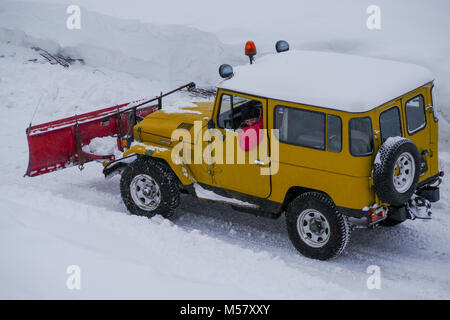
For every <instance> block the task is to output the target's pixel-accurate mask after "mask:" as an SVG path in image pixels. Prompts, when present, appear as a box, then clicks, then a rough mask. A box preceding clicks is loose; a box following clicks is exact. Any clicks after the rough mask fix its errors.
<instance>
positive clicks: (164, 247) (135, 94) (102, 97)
mask: <svg viewBox="0 0 450 320" xmlns="http://www.w3.org/2000/svg"><path fill="white" fill-rule="evenodd" d="M12 3H13V4H14V5H13V4H12ZM33 5H34V4H33ZM346 6H348V8H349V10H350V11H352V10H353V9H352V8H353V7H352V6H351V5H350V4H348V3H346ZM61 7H63V8H65V7H64V6H59V7H58V6H57V5H52V6H50V5H40V6H34V7H29V5H28V4H23V3H21V2H19V1H14V2H11V1H0V101H1V103H0V110H1V117H0V134H1V137H2V143H3V146H2V156H1V157H0V176H1V181H2V183H1V184H0V298H6V299H11V298H68V299H71V298H75V299H79V298H150V299H190V298H192V299H195V298H204V299H215V298H225V299H226V298H246V299H279V298H280V299H295V298H313V299H316V298H332V299H345V298H355V299H379V298H389V299H391V298H402V299H408V298H412V299H418V298H433V299H434V298H445V299H449V298H450V276H449V274H448V270H449V268H450V233H449V232H448V230H449V228H450V214H449V207H450V196H449V195H450V186H449V184H448V183H447V182H444V184H443V186H442V189H441V196H442V200H441V201H440V202H439V203H437V204H435V205H434V210H433V214H434V219H433V220H431V221H429V222H427V223H423V222H421V221H406V222H405V223H403V224H402V225H400V226H398V227H395V228H377V229H375V230H355V231H354V232H353V235H352V239H351V242H350V244H349V246H348V248H347V250H346V252H345V253H344V254H343V255H342V256H340V257H338V258H336V259H333V260H331V261H326V262H321V261H315V260H310V259H307V258H304V257H303V256H301V255H299V254H298V253H297V252H296V250H295V249H294V247H293V246H292V245H291V243H290V242H289V239H288V236H287V232H286V230H285V221H284V217H281V218H280V219H278V220H270V219H266V218H256V217H253V216H251V215H247V214H244V213H238V212H234V211H233V210H231V209H230V208H228V207H226V206H223V205H219V204H210V203H207V205H205V202H203V201H201V200H196V199H193V198H191V197H189V196H184V197H183V201H182V205H181V208H180V210H179V212H178V214H177V217H176V218H175V219H174V220H173V222H172V221H168V220H165V219H162V218H160V217H155V218H153V219H150V220H149V219H146V218H141V217H136V216H131V215H129V214H128V213H127V211H126V208H125V206H124V205H123V203H122V201H121V199H120V192H119V178H118V177H114V178H113V179H111V180H105V179H104V177H103V175H102V173H101V166H100V165H99V164H96V163H92V164H89V165H86V168H85V170H83V171H81V172H80V171H78V169H77V168H70V169H66V170H62V171H59V172H55V173H52V174H48V175H44V176H40V177H36V178H32V179H30V178H23V174H24V172H25V170H26V167H27V161H28V146H27V141H26V136H25V128H26V127H27V126H28V125H29V123H30V120H31V119H32V117H33V113H34V111H35V109H36V107H38V112H37V114H36V116H35V117H34V120H33V123H35V124H36V123H40V122H43V121H47V120H52V119H57V118H60V117H64V116H69V115H73V114H74V113H80V112H84V111H88V110H92V109H96V108H100V107H106V106H110V105H115V104H118V103H124V102H128V101H132V100H136V99H139V98H143V97H151V96H153V95H156V94H158V93H159V91H160V90H165V89H167V88H170V87H175V86H176V85H178V84H179V83H180V82H181V80H180V79H176V78H174V77H173V75H176V74H178V73H180V72H181V71H182V70H183V65H182V64H181V65H173V64H172V62H173V61H174V60H170V59H168V60H167V59H166V60H162V61H163V63H162V65H161V66H160V68H161V70H166V68H169V67H173V68H174V69H173V72H172V73H170V72H168V73H164V75H161V73H160V72H159V69H158V70H156V71H155V70H151V69H146V68H142V69H139V68H138V66H139V65H140V64H142V63H144V64H145V65H146V66H149V67H148V68H150V67H152V61H153V60H152V59H159V58H161V57H162V56H164V54H165V52H164V50H162V49H158V50H159V51H158V50H156V51H155V52H152V54H151V55H150V56H151V57H152V58H147V57H146V56H143V55H141V56H139V55H135V54H132V53H133V52H134V53H136V52H137V51H138V49H139V48H138V47H133V41H132V39H131V38H130V42H129V44H128V47H127V48H130V50H127V51H123V50H119V49H120V48H119V47H122V45H121V44H120V45H117V44H116V45H115V46H114V44H110V45H105V43H102V42H97V41H96V39H97V38H98V37H100V36H101V35H102V34H101V33H98V32H97V33H95V32H94V33H93V34H90V35H89V36H87V35H85V36H80V38H79V39H75V40H76V41H75V40H73V39H72V42H64V41H63V39H66V38H67V35H66V36H65V35H61V34H59V33H58V32H57V29H55V28H54V25H52V23H53V24H55V22H54V20H52V19H51V18H52V17H53V16H57V15H56V13H55V12H56V11H57V10H58V8H61ZM412 7H413V8H416V5H413V6H412ZM432 11H433V12H435V11H439V10H438V9H436V8H435V7H433V8H432ZM52 12H53V13H52ZM63 12H64V11H63ZM352 12H353V11H352ZM39 13H42V14H44V15H45V17H46V19H45V21H43V22H42V24H38V22H39V20H42V19H41V18H40V17H41V16H40V15H39ZM89 15H91V17H94V18H92V19H93V20H96V21H97V23H96V27H99V26H101V28H106V29H107V30H114V32H118V33H120V34H121V35H122V36H123V37H126V35H127V34H129V33H133V32H134V31H135V30H136V29H137V30H146V31H143V32H144V33H143V35H141V36H142V37H145V36H146V34H147V32H148V33H153V34H157V35H158V38H159V41H160V42H159V47H162V48H173V46H175V45H176V44H179V45H180V46H182V47H183V48H186V50H188V51H189V52H190V55H191V56H192V57H194V58H192V60H191V62H185V63H188V64H189V65H190V66H191V67H189V68H188V71H189V72H188V75H189V78H188V79H182V80H183V81H185V80H188V81H189V80H199V81H200V82H204V83H206V84H210V83H211V82H212V81H214V79H215V77H217V70H216V68H217V66H218V65H219V64H220V63H223V62H230V61H231V63H232V62H233V61H240V60H239V59H240V57H239V56H240V55H241V51H238V54H237V55H235V54H234V53H232V49H233V46H229V47H228V45H224V44H223V43H221V41H220V40H218V38H217V37H215V36H214V35H211V34H207V33H206V32H203V31H199V30H195V32H194V31H192V29H189V30H190V31H192V32H194V33H195V34H196V37H195V39H193V40H192V42H193V43H195V44H196V45H199V43H198V42H200V41H205V42H206V43H209V44H211V43H212V44H214V45H215V46H216V47H217V48H223V52H225V53H223V55H222V54H216V55H214V57H213V59H211V60H205V61H206V62H205V65H209V66H211V67H208V68H206V67H205V68H202V67H201V65H202V59H204V56H203V51H202V49H200V48H198V47H196V46H194V45H192V46H191V44H190V43H189V42H182V39H181V38H183V37H181V36H179V35H180V34H184V32H186V29H185V28H183V27H182V26H178V27H177V28H176V29H171V32H170V34H168V33H165V32H162V30H167V28H166V27H159V26H157V25H153V26H152V27H148V26H147V27H148V28H149V29H145V28H147V27H145V28H144V27H143V26H142V25H141V24H140V23H139V22H138V21H134V22H133V23H131V22H129V21H128V22H127V21H124V20H121V19H117V18H111V17H108V18H102V19H100V18H99V16H98V15H96V14H95V13H89ZM21 17H22V19H20V18H21ZM64 17H65V15H63V17H62V18H61V19H62V20H64ZM408 18H409V17H402V18H399V19H403V20H402V21H401V22H405V21H407V20H408ZM27 19H28V20H27ZM363 20H364V16H363ZM36 21H38V22H36ZM100 22H101V23H100ZM35 23H36V24H35ZM405 23H406V22H405ZM442 23H443V27H444V25H445V24H446V22H442ZM126 25H127V26H128V27H129V28H128V29H127V27H125V26H126ZM39 26H42V27H41V28H39ZM421 27H422V26H421ZM217 28H218V27H217ZM417 28H418V27H417ZM6 29H8V30H6ZM51 30H53V31H51ZM216 30H218V29H216ZM227 30H228V31H227V34H229V35H230V34H232V32H231V31H230V30H229V29H227ZM213 31H215V30H213ZM52 32H54V33H52ZM230 32H231V33H230ZM237 33H238V32H236V33H235V35H236V34H237ZM446 33H448V29H446V30H443V31H442V30H441V31H438V35H437V36H436V34H434V37H439V36H442V35H443V34H446ZM218 34H221V35H222V37H223V35H224V34H225V33H223V32H222V33H221V32H218ZM316 35H317V37H318V39H320V40H321V41H322V43H321V44H320V45H326V44H329V46H328V47H323V48H324V50H327V51H338V52H340V51H342V50H341V49H342V48H343V46H342V43H344V42H342V41H340V42H339V41H338V42H335V44H336V43H338V44H336V45H335V46H334V47H333V42H332V39H328V38H324V36H323V35H321V34H320V33H318V34H316ZM96 37H97V38H96ZM355 38H357V39H358V46H357V47H358V49H357V50H356V49H355V50H356V51H357V52H356V53H357V54H362V55H364V54H365V53H367V51H368V50H369V49H370V48H371V44H370V41H369V40H367V42H359V41H362V40H361V37H360V34H358V36H355ZM445 40H446V38H445V37H443V36H442V38H441V41H436V42H432V41H430V43H431V42H432V45H433V46H432V47H430V49H429V50H427V52H425V53H422V52H420V54H419V51H418V50H417V48H414V49H411V51H410V53H411V54H410V55H408V54H403V55H401V54H400V52H401V49H398V48H397V49H393V48H390V49H386V50H385V51H383V50H381V49H380V48H378V53H377V52H375V53H374V52H372V54H367V55H372V56H377V55H378V56H381V57H389V58H395V59H398V60H402V59H401V58H402V57H405V58H404V59H403V60H404V61H406V62H413V63H418V64H422V65H425V66H427V67H428V68H430V69H431V70H432V71H433V72H435V74H437V76H436V82H437V84H440V88H439V90H437V92H436V97H435V99H436V103H437V104H438V105H439V106H440V107H441V110H442V114H441V122H440V125H441V136H442V139H441V145H440V147H441V153H440V158H441V161H440V163H441V169H443V170H444V171H446V172H450V146H449V142H448V141H449V140H448V139H449V136H450V135H449V133H450V129H449V126H448V121H447V120H448V119H450V117H449V115H450V112H448V110H449V108H448V107H449V100H450V99H449V98H450V94H448V93H449V92H450V81H449V79H448V78H447V77H448V75H446V73H445V72H444V71H445V70H450V67H449V66H450V63H449V61H448V53H449V51H448V44H447V43H446V41H445ZM8 41H9V42H10V43H7V42H8ZM66 41H68V40H67V39H66ZM83 41H84V42H85V44H84V45H83V44H81V43H82V42H83ZM180 41H181V42H180ZM319 43H320V42H319V41H318V42H317V43H316V45H315V46H316V47H314V48H311V49H316V50H317V49H318V48H317V47H320V45H319ZM345 43H347V44H348V43H350V42H345ZM169 44H171V45H172V47H171V46H170V45H169ZM33 45H40V46H44V45H46V46H47V48H49V50H56V51H58V50H63V51H65V52H72V53H74V52H75V53H77V54H79V55H80V57H81V58H84V59H85V60H86V62H87V64H86V65H81V64H76V65H73V66H71V67H69V68H67V69H66V68H63V67H61V66H53V65H50V64H48V63H43V64H41V63H39V61H38V63H34V62H30V61H28V60H30V59H38V60H39V59H40V58H39V56H38V55H37V54H36V52H35V51H33V50H31V49H29V47H31V46H33ZM94 45H95V50H92V47H93V46H94ZM165 45H167V46H165ZM69 47H70V48H69ZM86 48H90V49H89V50H88V49H86ZM238 48H239V50H241V49H242V48H241V46H239V47H238ZM336 48H337V49H336ZM401 48H403V50H406V49H405V48H406V47H404V46H401ZM333 49H336V50H333ZM221 50H222V49H218V51H221ZM227 50H230V51H227ZM396 50H397V51H396ZM198 52H202V56H201V57H200V58H195V55H196V54H197V53H198ZM430 52H431V53H430ZM352 53H355V52H352ZM119 56H120V59H119V58H117V57H119ZM179 57H180V56H175V57H174V58H173V59H179ZM102 59H103V60H102ZM109 59H111V60H109ZM147 59H148V60H147ZM225 59H226V61H223V60H225ZM122 62H123V64H122ZM212 66H215V67H214V68H213V67H212ZM211 70H213V71H211ZM211 72H213V74H210V73H211ZM173 99H174V101H169V102H168V105H176V103H177V102H178V101H185V100H186V99H187V98H186V97H185V96H182V95H178V96H176V97H175V98H173ZM39 101H40V103H39ZM446 119H447V120H446ZM70 265H77V266H79V267H80V269H81V290H69V289H68V288H67V286H66V281H67V278H68V274H67V273H66V270H67V267H68V266H70ZM370 265H377V266H379V267H380V270H381V289H380V290H369V289H367V286H366V281H367V278H368V276H369V275H368V274H367V273H366V270H367V267H369V266H370Z"/></svg>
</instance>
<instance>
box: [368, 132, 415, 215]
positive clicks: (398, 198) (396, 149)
mask: <svg viewBox="0 0 450 320" xmlns="http://www.w3.org/2000/svg"><path fill="white" fill-rule="evenodd" d="M405 154H408V155H411V156H412V158H413V159H412V162H413V164H414V173H413V174H412V173H411V176H412V175H414V176H413V178H412V183H411V185H410V187H409V188H408V189H407V190H400V191H399V190H398V189H397V188H396V187H395V186H394V181H393V179H394V175H395V174H396V173H395V170H396V162H397V160H398V159H399V158H400V157H401V156H403V155H405ZM420 166H421V161H420V154H419V150H417V147H416V145H415V144H414V143H413V142H412V141H411V140H409V139H406V138H396V139H395V140H387V141H386V142H385V143H384V144H383V145H382V146H381V148H380V150H378V153H377V156H376V158H375V162H374V170H373V180H374V186H375V192H376V193H377V195H378V197H379V198H380V200H381V201H383V202H385V203H388V204H391V205H393V206H401V205H403V204H404V203H406V202H407V201H408V200H409V199H411V196H412V195H413V193H414V191H415V190H416V188H417V183H418V181H419V176H420Z"/></svg>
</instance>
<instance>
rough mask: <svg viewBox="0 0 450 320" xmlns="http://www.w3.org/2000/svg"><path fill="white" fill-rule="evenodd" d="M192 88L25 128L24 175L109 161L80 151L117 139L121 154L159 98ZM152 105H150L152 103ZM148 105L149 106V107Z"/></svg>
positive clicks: (186, 86)
mask: <svg viewBox="0 0 450 320" xmlns="http://www.w3.org/2000/svg"><path fill="white" fill-rule="evenodd" d="M184 88H188V90H189V89H192V88H195V84H194V83H193V82H191V83H189V84H187V85H184V86H182V87H179V88H177V89H175V90H172V91H170V92H168V93H166V94H161V95H160V96H158V97H156V98H154V99H151V100H148V101H143V102H141V101H137V102H133V103H126V104H122V105H119V106H114V107H109V108H104V109H100V110H97V111H93V112H88V113H84V114H80V115H75V116H73V117H68V118H64V119H60V120H56V121H52V122H47V123H43V124H39V125H35V126H31V125H30V126H29V127H28V128H27V129H26V135H27V139H28V149H29V160H28V168H27V171H26V173H25V176H29V177H35V176H39V175H42V174H45V173H49V172H53V171H57V170H61V169H64V168H68V167H73V166H78V167H79V168H80V169H82V168H83V165H84V164H85V163H86V162H89V161H93V160H100V161H102V160H103V161H108V162H112V161H114V160H115V157H114V155H94V154H90V153H87V152H85V151H83V147H84V146H87V145H89V143H90V142H91V140H92V139H94V138H101V137H108V136H112V137H117V146H118V148H119V150H121V151H123V148H124V147H126V146H124V145H123V144H122V142H123V140H126V141H127V144H130V143H131V142H132V140H133V127H134V125H136V123H137V122H139V121H140V120H142V119H143V118H144V117H146V116H147V115H149V114H151V113H153V112H155V111H156V110H158V109H160V108H161V105H162V98H163V97H165V96H167V95H169V94H172V93H174V92H176V91H179V90H181V89H184ZM152 102H153V104H150V103H152ZM154 102H157V104H154ZM149 104H150V105H149Z"/></svg>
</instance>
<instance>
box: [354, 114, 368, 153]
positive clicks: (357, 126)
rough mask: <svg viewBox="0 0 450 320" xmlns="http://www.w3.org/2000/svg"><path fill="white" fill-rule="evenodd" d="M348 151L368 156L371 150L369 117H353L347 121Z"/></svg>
mask: <svg viewBox="0 0 450 320" xmlns="http://www.w3.org/2000/svg"><path fill="white" fill-rule="evenodd" d="M349 132H350V153H351V154H352V155H354V156H357V157H361V156H368V155H370V154H372V152H373V136H372V121H371V120H370V118H368V117H366V118H353V119H350V122H349Z"/></svg>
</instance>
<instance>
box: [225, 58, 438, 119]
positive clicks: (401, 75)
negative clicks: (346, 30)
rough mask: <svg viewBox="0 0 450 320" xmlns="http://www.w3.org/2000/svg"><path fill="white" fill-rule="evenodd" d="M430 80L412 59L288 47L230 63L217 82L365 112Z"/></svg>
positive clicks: (234, 88) (263, 94)
mask: <svg viewBox="0 0 450 320" xmlns="http://www.w3.org/2000/svg"><path fill="white" fill-rule="evenodd" d="M432 80H433V76H432V74H431V72H430V71H429V70H428V69H426V68H423V67H421V66H418V65H414V64H408V63H402V62H396V61H390V60H381V59H374V58H367V57H360V56H353V55H346V54H338V53H328V52H314V51H288V52H283V53H278V54H270V55H267V56H264V57H261V58H259V59H258V58H257V57H256V61H255V62H254V63H253V64H247V65H243V66H238V67H236V68H234V76H233V77H232V78H231V79H227V80H223V81H222V82H220V83H219V84H218V88H223V89H228V90H232V91H237V92H242V93H247V94H250V95H255V96H261V97H266V98H272V99H277V100H284V101H290V102H295V103H302V104H306V105H312V106H320V107H324V108H330V109H336V110H342V111H348V112H365V111H369V110H371V109H373V108H375V107H378V106H380V105H382V104H384V103H386V102H388V101H390V100H392V99H395V98H397V97H399V96H401V95H403V94H405V93H407V92H409V91H411V90H414V89H416V88H418V87H420V86H423V85H424V84H426V83H428V82H430V81H432Z"/></svg>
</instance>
